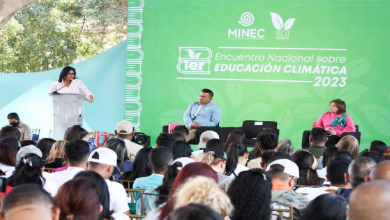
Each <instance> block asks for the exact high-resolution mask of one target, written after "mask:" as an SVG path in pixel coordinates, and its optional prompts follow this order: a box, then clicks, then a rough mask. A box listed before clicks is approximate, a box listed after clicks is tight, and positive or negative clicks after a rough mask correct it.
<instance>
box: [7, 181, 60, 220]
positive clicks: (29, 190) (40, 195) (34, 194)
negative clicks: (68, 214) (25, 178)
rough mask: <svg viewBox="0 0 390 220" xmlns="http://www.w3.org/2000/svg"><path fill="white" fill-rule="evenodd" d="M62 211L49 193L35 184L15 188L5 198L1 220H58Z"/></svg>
mask: <svg viewBox="0 0 390 220" xmlns="http://www.w3.org/2000/svg"><path fill="white" fill-rule="evenodd" d="M59 215H60V210H59V209H58V208H56V207H55V206H54V202H53V199H52V197H51V196H50V194H49V193H47V192H46V191H45V190H44V189H43V188H42V187H40V186H38V185H35V184H26V185H20V186H17V187H15V188H13V189H12V190H11V191H10V192H9V193H8V194H7V195H6V196H5V198H4V203H3V210H2V212H1V219H4V220H17V219H31V220H38V219H39V220H41V219H42V220H43V219H45V220H49V219H52V220H56V219H59Z"/></svg>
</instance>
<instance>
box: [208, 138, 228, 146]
mask: <svg viewBox="0 0 390 220" xmlns="http://www.w3.org/2000/svg"><path fill="white" fill-rule="evenodd" d="M215 147H219V148H221V149H224V148H225V146H224V144H223V141H222V140H219V139H215V138H214V139H210V140H209V141H207V143H206V149H211V148H215Z"/></svg>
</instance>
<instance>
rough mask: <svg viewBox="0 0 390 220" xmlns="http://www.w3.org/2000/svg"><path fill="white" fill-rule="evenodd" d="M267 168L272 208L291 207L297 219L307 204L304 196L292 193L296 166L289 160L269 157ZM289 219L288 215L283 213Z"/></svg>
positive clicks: (295, 177)
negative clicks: (270, 186) (270, 183)
mask: <svg viewBox="0 0 390 220" xmlns="http://www.w3.org/2000/svg"><path fill="white" fill-rule="evenodd" d="M269 162H270V163H269V164H268V166H267V170H266V171H267V174H268V175H270V176H271V179H272V203H273V207H274V208H288V207H289V206H293V208H294V219H299V217H300V216H301V215H302V213H303V210H304V209H305V208H306V206H307V205H308V204H309V201H308V200H307V199H306V197H305V196H303V195H301V194H299V193H296V192H295V191H293V187H294V186H295V184H296V181H297V179H298V178H299V168H298V166H297V165H296V164H295V163H294V162H293V161H291V160H289V159H276V160H273V158H272V157H271V158H270V160H269ZM283 217H285V218H289V217H290V214H289V213H283Z"/></svg>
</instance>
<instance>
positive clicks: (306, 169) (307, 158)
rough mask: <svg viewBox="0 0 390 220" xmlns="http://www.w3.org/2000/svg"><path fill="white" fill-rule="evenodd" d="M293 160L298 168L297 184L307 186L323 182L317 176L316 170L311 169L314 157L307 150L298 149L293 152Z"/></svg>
mask: <svg viewBox="0 0 390 220" xmlns="http://www.w3.org/2000/svg"><path fill="white" fill-rule="evenodd" d="M293 160H294V162H295V163H296V164H297V166H298V168H299V180H298V181H299V184H300V185H307V186H318V185H320V184H321V182H323V180H320V178H319V177H318V174H317V171H316V170H315V169H313V164H314V160H315V158H314V157H313V155H312V154H311V153H310V152H309V151H305V150H299V151H297V152H295V153H294V155H293Z"/></svg>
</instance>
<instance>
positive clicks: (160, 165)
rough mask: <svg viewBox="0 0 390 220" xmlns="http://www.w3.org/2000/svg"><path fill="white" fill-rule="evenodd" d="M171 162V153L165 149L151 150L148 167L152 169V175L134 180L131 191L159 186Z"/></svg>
mask: <svg viewBox="0 0 390 220" xmlns="http://www.w3.org/2000/svg"><path fill="white" fill-rule="evenodd" d="M172 160H173V154H172V151H171V150H170V149H168V148H166V147H157V148H154V149H153V150H151V151H150V154H149V161H150V162H149V164H148V165H149V167H150V168H151V169H152V171H153V174H152V175H150V176H147V177H140V178H137V179H135V181H134V184H133V189H149V188H154V187H157V186H160V185H161V184H162V182H163V179H164V173H165V171H167V169H168V165H170V164H171V163H172ZM137 199H138V198H137Z"/></svg>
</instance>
